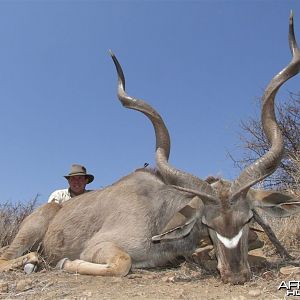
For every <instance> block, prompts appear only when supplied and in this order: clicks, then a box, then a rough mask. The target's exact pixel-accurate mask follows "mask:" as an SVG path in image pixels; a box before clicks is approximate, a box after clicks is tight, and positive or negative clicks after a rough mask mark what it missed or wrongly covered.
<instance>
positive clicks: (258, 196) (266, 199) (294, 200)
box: [247, 189, 300, 217]
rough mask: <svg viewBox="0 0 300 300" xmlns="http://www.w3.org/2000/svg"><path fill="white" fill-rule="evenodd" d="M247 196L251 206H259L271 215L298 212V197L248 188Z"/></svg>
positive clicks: (299, 200)
mask: <svg viewBox="0 0 300 300" xmlns="http://www.w3.org/2000/svg"><path fill="white" fill-rule="evenodd" d="M247 198H248V200H249V202H250V205H251V206H252V207H253V208H255V207H259V208H261V209H263V210H264V211H265V212H266V213H267V214H269V215H271V216H273V217H288V216H291V215H293V214H296V213H299V212H300V197H296V196H292V195H288V194H285V193H280V192H278V191H272V190H269V191H266V190H259V189H250V190H249V191H248V194H247Z"/></svg>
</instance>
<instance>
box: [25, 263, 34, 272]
mask: <svg viewBox="0 0 300 300" xmlns="http://www.w3.org/2000/svg"><path fill="white" fill-rule="evenodd" d="M36 270H37V265H34V264H31V263H28V264H26V265H25V266H24V272H25V273H26V274H31V273H34V272H36Z"/></svg>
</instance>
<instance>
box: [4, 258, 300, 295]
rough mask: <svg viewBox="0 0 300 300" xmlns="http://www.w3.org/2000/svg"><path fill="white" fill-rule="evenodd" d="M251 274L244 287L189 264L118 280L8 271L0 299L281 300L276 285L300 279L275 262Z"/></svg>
mask: <svg viewBox="0 0 300 300" xmlns="http://www.w3.org/2000/svg"><path fill="white" fill-rule="evenodd" d="M252 269H253V278H252V279H251V281H250V282H248V283H246V284H244V285H229V284H223V283H222V282H221V280H220V278H219V276H218V274H217V272H215V271H211V270H210V271H209V270H206V271H204V270H203V269H201V268H200V267H199V266H197V265H195V264H189V263H183V264H181V266H180V267H178V268H169V269H155V270H134V271H133V272H131V273H130V274H129V275H128V276H126V277H123V278H114V277H93V276H85V275H76V274H67V273H64V272H62V271H56V270H45V269H44V270H42V271H39V272H37V273H33V274H30V275H25V274H24V273H23V272H22V271H12V272H7V273H2V274H0V299H39V300H41V299H43V300H45V299H82V300H85V299H86V300H88V299H208V300H209V299H232V300H234V299H236V300H245V299H284V296H285V291H284V290H280V291H279V290H278V286H279V284H280V282H281V281H282V280H284V281H287V280H292V279H293V280H299V277H300V275H297V276H298V278H295V275H289V276H287V275H285V276H284V275H281V274H280V273H279V268H278V265H277V264H276V263H274V262H273V263H272V264H271V263H267V265H266V264H265V263H264V265H260V266H258V265H256V266H253V267H252ZM295 298H296V297H295ZM297 298H299V297H297ZM288 299H293V297H288Z"/></svg>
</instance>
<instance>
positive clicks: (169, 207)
mask: <svg viewBox="0 0 300 300" xmlns="http://www.w3.org/2000/svg"><path fill="white" fill-rule="evenodd" d="M289 43H290V47H291V51H292V55H293V59H292V61H291V62H290V63H289V64H288V66H287V67H286V68H285V69H284V70H282V71H281V72H279V73H278V74H277V75H276V76H275V77H274V78H273V79H272V81H271V82H270V84H269V85H268V86H267V88H266V90H265V93H264V95H263V104H262V124H263V130H264V132H265V134H266V136H267V137H268V139H269V141H270V144H271V148H270V149H269V151H268V152H267V153H266V154H265V155H264V156H263V157H261V158H259V159H258V160H257V161H256V162H255V163H253V164H252V165H250V166H249V167H247V168H246V169H245V170H244V171H243V172H242V173H241V175H240V176H239V177H238V178H237V179H236V180H235V181H234V182H233V183H232V184H231V183H229V182H227V181H223V180H219V181H217V182H214V183H212V184H211V185H210V184H209V183H207V182H206V181H204V180H201V179H199V178H197V177H195V176H193V175H191V174H188V173H185V172H183V171H180V170H178V169H175V168H174V167H172V166H171V165H170V164H169V163H168V157H169V150H170V139H169V134H168V130H167V128H166V126H165V124H164V122H163V120H162V118H161V117H160V115H159V114H158V113H157V112H156V111H155V110H154V109H153V108H152V107H151V106H150V105H148V104H147V103H146V102H144V101H143V100H139V99H136V98H132V97H130V96H128V95H127V94H126V92H125V78H124V74H123V71H122V69H121V66H120V64H119V62H118V60H117V59H116V57H115V56H114V55H113V54H112V53H111V55H112V59H113V61H114V63H115V66H116V69H117V73H118V97H119V100H120V101H121V103H122V104H123V105H124V106H125V107H126V108H129V109H133V110H137V111H140V112H142V113H143V114H145V115H146V116H147V117H148V118H149V119H150V121H151V122H152V124H153V127H154V130H155V135H156V165H157V169H156V170H155V171H154V170H147V169H145V168H144V169H139V170H137V171H135V172H133V173H131V174H129V175H128V176H126V177H124V178H121V179H120V180H119V181H117V182H116V183H114V184H113V185H111V186H108V187H106V188H104V189H102V190H97V191H94V192H90V193H87V194H83V195H81V196H78V197H75V198H73V199H71V200H69V201H68V202H65V203H63V204H62V205H58V204H56V203H48V204H45V205H43V206H42V207H40V208H38V209H37V210H35V211H34V212H33V213H32V214H31V215H29V216H28V217H27V218H26V219H25V220H24V222H23V223H22V226H21V228H20V230H19V232H18V234H17V235H16V237H15V239H14V240H13V242H12V244H11V245H10V246H9V247H8V249H6V250H5V251H4V253H3V254H2V256H1V258H0V270H2V271H5V270H9V269H11V268H14V267H16V266H21V265H22V266H24V265H25V267H26V266H32V265H35V264H37V263H38V256H37V254H36V253H34V252H31V253H29V254H26V255H23V254H24V252H26V251H28V250H29V249H30V250H31V249H33V248H34V247H35V246H36V245H38V244H41V245H42V249H43V251H42V254H43V256H44V257H45V258H46V260H47V261H48V262H49V263H52V264H54V265H55V264H57V266H59V267H60V268H61V269H63V270H65V271H67V272H76V273H79V274H89V275H101V276H125V275H126V274H127V273H128V272H129V271H130V269H131V268H135V267H136V268H146V267H157V266H163V265H166V264H167V263H169V262H172V261H173V260H174V259H176V257H178V256H190V255H191V254H192V253H193V251H194V250H195V249H196V248H197V245H198V241H199V240H200V239H201V238H203V237H206V236H208V235H209V236H210V238H211V240H212V242H213V244H214V247H215V250H216V256H217V260H218V270H219V271H220V274H221V278H222V280H223V281H224V282H230V283H233V284H237V283H243V282H245V281H247V280H249V278H250V268H249V264H248V260H247V255H248V245H247V243H248V230H249V222H250V220H251V219H252V217H253V213H252V209H253V208H254V207H260V208H262V209H266V210H267V211H268V212H269V213H272V214H275V215H277V216H287V215H290V214H292V213H295V212H297V211H299V210H300V203H299V202H297V201H295V199H293V198H292V197H290V196H288V195H282V194H280V193H278V192H273V191H263V190H255V189H253V188H252V186H253V185H255V184H256V183H258V182H260V181H262V180H263V179H264V178H266V177H267V176H269V175H270V174H272V173H273V172H274V171H275V170H276V168H277V166H278V164H279V162H280V160H281V157H282V153H283V139H282V135H281V132H280V129H279V127H278V125H277V122H276V118H275V113H274V97H275V94H276V92H277V91H278V89H279V88H280V86H281V85H282V84H283V83H284V82H286V81H287V80H288V79H289V78H291V77H292V76H294V75H296V74H297V73H298V71H299V67H300V52H299V49H298V47H297V44H296V41H295V37H294V29H293V18H292V16H291V17H290V27H289ZM21 255H23V256H21Z"/></svg>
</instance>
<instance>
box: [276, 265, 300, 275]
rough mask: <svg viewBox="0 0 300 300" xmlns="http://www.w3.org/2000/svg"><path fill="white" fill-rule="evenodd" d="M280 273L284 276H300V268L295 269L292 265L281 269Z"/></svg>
mask: <svg viewBox="0 0 300 300" xmlns="http://www.w3.org/2000/svg"><path fill="white" fill-rule="evenodd" d="M279 272H280V273H281V274H283V275H296V274H300V267H294V266H291V265H290V266H286V267H282V268H280V270H279Z"/></svg>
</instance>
